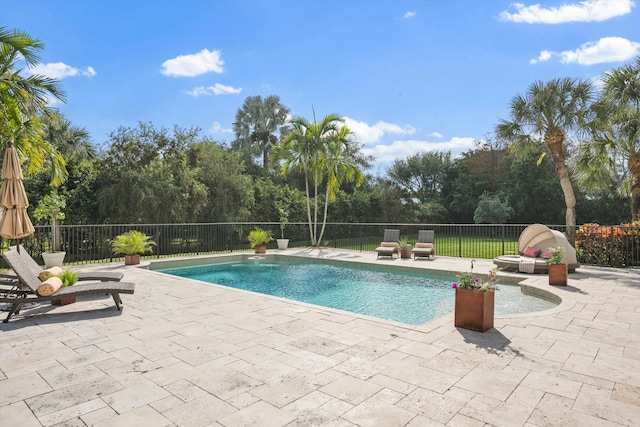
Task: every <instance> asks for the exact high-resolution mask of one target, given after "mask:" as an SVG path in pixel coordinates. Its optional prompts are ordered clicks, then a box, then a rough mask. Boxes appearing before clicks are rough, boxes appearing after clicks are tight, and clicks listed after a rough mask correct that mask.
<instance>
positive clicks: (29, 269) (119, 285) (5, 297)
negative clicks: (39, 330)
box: [0, 249, 135, 323]
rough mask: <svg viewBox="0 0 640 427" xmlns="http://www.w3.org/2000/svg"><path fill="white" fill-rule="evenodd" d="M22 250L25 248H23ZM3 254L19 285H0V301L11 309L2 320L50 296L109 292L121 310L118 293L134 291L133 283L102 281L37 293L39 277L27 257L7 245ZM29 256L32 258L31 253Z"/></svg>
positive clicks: (45, 300) (47, 299) (63, 296)
mask: <svg viewBox="0 0 640 427" xmlns="http://www.w3.org/2000/svg"><path fill="white" fill-rule="evenodd" d="M21 252H25V251H24V250H23V251H21ZM2 257H3V258H4V259H5V261H6V262H7V263H8V264H9V266H10V267H11V268H12V269H13V271H14V272H15V274H16V277H17V280H18V282H19V286H14V287H12V289H9V290H5V289H0V303H7V304H10V305H11V309H10V310H9V314H8V315H7V318H6V319H4V320H3V322H4V323H8V322H9V319H11V317H12V316H13V315H15V314H18V313H20V308H21V307H22V306H23V305H24V304H28V303H33V302H51V301H53V300H60V299H63V298H69V297H75V296H80V295H95V294H103V295H104V294H109V295H111V296H112V297H113V301H114V302H115V304H116V308H117V309H118V311H120V310H121V308H120V307H121V305H122V300H121V299H120V294H133V293H134V291H135V284H134V283H126V282H118V281H101V282H89V283H77V284H75V285H73V286H69V287H63V288H60V289H58V290H57V291H56V292H54V293H53V294H52V295H49V296H41V295H40V294H38V287H39V286H40V284H41V283H42V282H41V280H40V279H39V278H38V272H36V271H34V269H33V265H30V262H29V261H28V260H27V258H26V257H25V256H24V255H22V254H21V253H18V251H17V250H15V249H10V250H8V251H6V252H4V253H3V254H2ZM28 258H30V259H31V260H32V261H33V259H32V258H31V257H30V256H29V257H28ZM34 263H35V261H34ZM36 266H37V267H38V269H39V270H41V269H40V266H38V265H37V264H36ZM107 273H109V272H107ZM117 274H119V273H115V275H117ZM90 275H91V274H90V273H88V274H85V275H84V277H85V278H86V277H89V276H90ZM103 277H104V276H103ZM120 277H122V276H120ZM93 280H96V279H93ZM98 280H100V279H98ZM107 280H108V279H107ZM118 280H119V279H118Z"/></svg>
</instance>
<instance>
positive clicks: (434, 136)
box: [427, 132, 442, 138]
mask: <svg viewBox="0 0 640 427" xmlns="http://www.w3.org/2000/svg"><path fill="white" fill-rule="evenodd" d="M427 136H430V137H432V138H442V134H441V133H440V132H431V133H429V134H427Z"/></svg>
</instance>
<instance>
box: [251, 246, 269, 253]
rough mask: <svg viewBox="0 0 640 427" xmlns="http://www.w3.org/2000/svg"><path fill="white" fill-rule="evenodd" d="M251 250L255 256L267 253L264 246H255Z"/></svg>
mask: <svg viewBox="0 0 640 427" xmlns="http://www.w3.org/2000/svg"><path fill="white" fill-rule="evenodd" d="M253 250H254V251H255V253H257V254H266V253H267V247H266V246H255V247H254V248H253Z"/></svg>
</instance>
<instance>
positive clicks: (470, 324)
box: [455, 289, 496, 332]
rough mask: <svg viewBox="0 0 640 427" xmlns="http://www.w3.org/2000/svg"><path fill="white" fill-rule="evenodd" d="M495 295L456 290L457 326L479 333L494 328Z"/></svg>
mask: <svg viewBox="0 0 640 427" xmlns="http://www.w3.org/2000/svg"><path fill="white" fill-rule="evenodd" d="M495 294H496V293H495V292H483V291H472V290H468V289H456V311H455V326H456V327H458V328H464V329H470V330H472V331H478V332H485V331H488V330H489V329H491V328H493V310H494V303H495Z"/></svg>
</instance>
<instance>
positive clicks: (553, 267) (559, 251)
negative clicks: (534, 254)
mask: <svg viewBox="0 0 640 427" xmlns="http://www.w3.org/2000/svg"><path fill="white" fill-rule="evenodd" d="M549 252H551V256H550V257H549V260H548V261H547V262H548V263H549V284H550V285H553V286H567V282H568V279H569V266H568V264H567V263H565V262H563V261H564V247H563V246H560V245H557V244H556V245H554V246H553V247H551V248H549Z"/></svg>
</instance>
